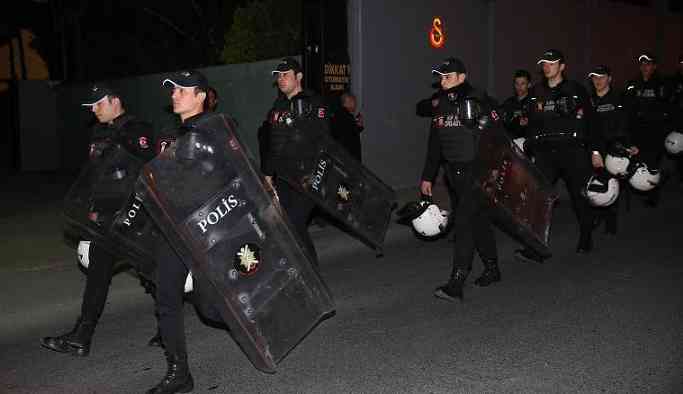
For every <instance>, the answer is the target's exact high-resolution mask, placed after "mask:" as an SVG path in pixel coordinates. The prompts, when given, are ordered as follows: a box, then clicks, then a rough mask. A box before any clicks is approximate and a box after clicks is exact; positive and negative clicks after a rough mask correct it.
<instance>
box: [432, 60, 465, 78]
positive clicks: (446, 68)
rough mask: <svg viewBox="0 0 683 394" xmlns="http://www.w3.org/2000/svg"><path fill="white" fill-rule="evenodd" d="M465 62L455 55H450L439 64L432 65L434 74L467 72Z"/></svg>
mask: <svg viewBox="0 0 683 394" xmlns="http://www.w3.org/2000/svg"><path fill="white" fill-rule="evenodd" d="M466 72H467V70H466V69H465V63H463V62H462V60H460V59H458V58H454V57H449V58H448V59H446V60H444V61H443V63H441V64H439V65H438V66H434V67H432V74H439V75H447V74H452V73H461V74H463V73H466Z"/></svg>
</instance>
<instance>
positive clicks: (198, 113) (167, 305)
mask: <svg viewBox="0 0 683 394" xmlns="http://www.w3.org/2000/svg"><path fill="white" fill-rule="evenodd" d="M162 85H163V86H165V87H170V88H172V93H171V100H172V105H173V112H174V113H175V114H177V115H179V116H180V120H181V125H180V126H179V128H178V130H177V132H175V133H171V134H172V135H175V136H177V137H178V138H180V137H181V136H182V135H184V134H185V133H187V132H189V131H190V130H192V128H193V127H194V125H195V124H196V123H198V122H200V121H201V120H202V119H204V118H205V117H206V116H209V114H208V113H206V112H204V108H205V105H204V103H205V101H206V99H207V91H208V88H209V84H208V81H207V79H206V77H205V76H204V75H203V74H202V73H200V72H198V71H182V72H179V73H176V74H174V75H172V76H171V77H169V78H167V79H165V80H164V81H163V82H162ZM156 252H157V253H156V259H157V262H158V268H157V269H158V274H157V277H158V283H157V313H158V315H159V326H160V329H161V337H162V339H163V343H164V345H165V348H166V361H167V365H168V369H167V371H166V375H165V376H164V378H163V379H162V380H161V382H159V383H158V384H157V385H156V386H154V387H153V388H152V389H150V390H149V391H147V392H148V393H150V394H161V393H164V394H166V393H169V394H170V393H186V392H189V391H191V390H192V388H193V387H194V380H193V378H192V375H191V374H190V369H189V365H188V362H187V343H186V340H185V323H184V321H183V295H184V292H183V288H184V286H185V281H186V278H187V275H188V272H189V270H188V268H187V267H186V266H185V264H184V263H183V261H182V260H181V259H180V257H178V255H177V254H176V253H175V251H173V250H172V249H171V248H160V249H159V250H157V251H156Z"/></svg>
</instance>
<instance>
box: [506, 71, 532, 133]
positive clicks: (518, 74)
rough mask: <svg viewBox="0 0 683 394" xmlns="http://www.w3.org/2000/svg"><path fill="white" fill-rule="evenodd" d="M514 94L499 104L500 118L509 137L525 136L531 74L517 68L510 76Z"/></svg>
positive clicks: (527, 124) (527, 123) (527, 121)
mask: <svg viewBox="0 0 683 394" xmlns="http://www.w3.org/2000/svg"><path fill="white" fill-rule="evenodd" d="M512 84H513V88H514V91H515V95H514V96H512V97H508V98H507V99H506V100H505V101H504V102H503V105H502V106H501V110H500V112H501V118H502V119H503V124H504V125H505V129H506V130H507V132H508V133H509V135H510V137H511V138H524V137H526V133H527V128H528V126H529V88H530V87H531V74H529V72H528V71H527V70H517V71H515V73H514V75H513V76H512Z"/></svg>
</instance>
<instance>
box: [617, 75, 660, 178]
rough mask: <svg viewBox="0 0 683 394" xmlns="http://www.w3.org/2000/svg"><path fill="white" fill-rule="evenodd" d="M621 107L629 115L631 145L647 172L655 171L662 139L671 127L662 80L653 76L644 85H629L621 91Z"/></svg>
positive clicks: (643, 82)
mask: <svg viewBox="0 0 683 394" xmlns="http://www.w3.org/2000/svg"><path fill="white" fill-rule="evenodd" d="M624 106H625V107H626V110H627V111H628V114H629V115H630V119H629V126H630V133H631V138H632V141H633V144H634V145H635V146H637V147H638V149H639V150H640V153H639V156H640V159H641V160H642V161H643V162H645V164H647V166H648V167H649V168H653V169H657V168H659V162H660V160H661V159H662V156H663V154H664V139H665V138H666V135H667V133H668V131H669V130H668V128H669V127H670V126H671V109H672V105H671V93H670V90H669V87H668V86H667V84H666V83H665V81H664V80H662V79H661V78H659V76H658V75H657V74H654V75H653V76H652V78H650V79H649V80H648V81H645V80H643V78H642V77H641V78H638V79H637V80H634V81H631V82H629V83H628V84H627V85H626V90H625V91H624Z"/></svg>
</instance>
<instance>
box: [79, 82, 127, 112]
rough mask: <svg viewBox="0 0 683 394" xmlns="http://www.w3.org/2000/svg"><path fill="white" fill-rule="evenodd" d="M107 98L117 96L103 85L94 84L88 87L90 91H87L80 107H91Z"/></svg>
mask: <svg viewBox="0 0 683 394" xmlns="http://www.w3.org/2000/svg"><path fill="white" fill-rule="evenodd" d="M107 96H117V97H118V94H116V93H115V92H114V90H113V89H112V88H110V87H109V86H107V85H106V84H104V83H96V84H94V85H92V86H90V89H89V91H88V97H87V98H86V99H85V102H84V103H82V104H81V105H83V106H85V107H92V106H93V105H95V104H97V103H99V102H100V101H102V100H104V98H105V97H107Z"/></svg>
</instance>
